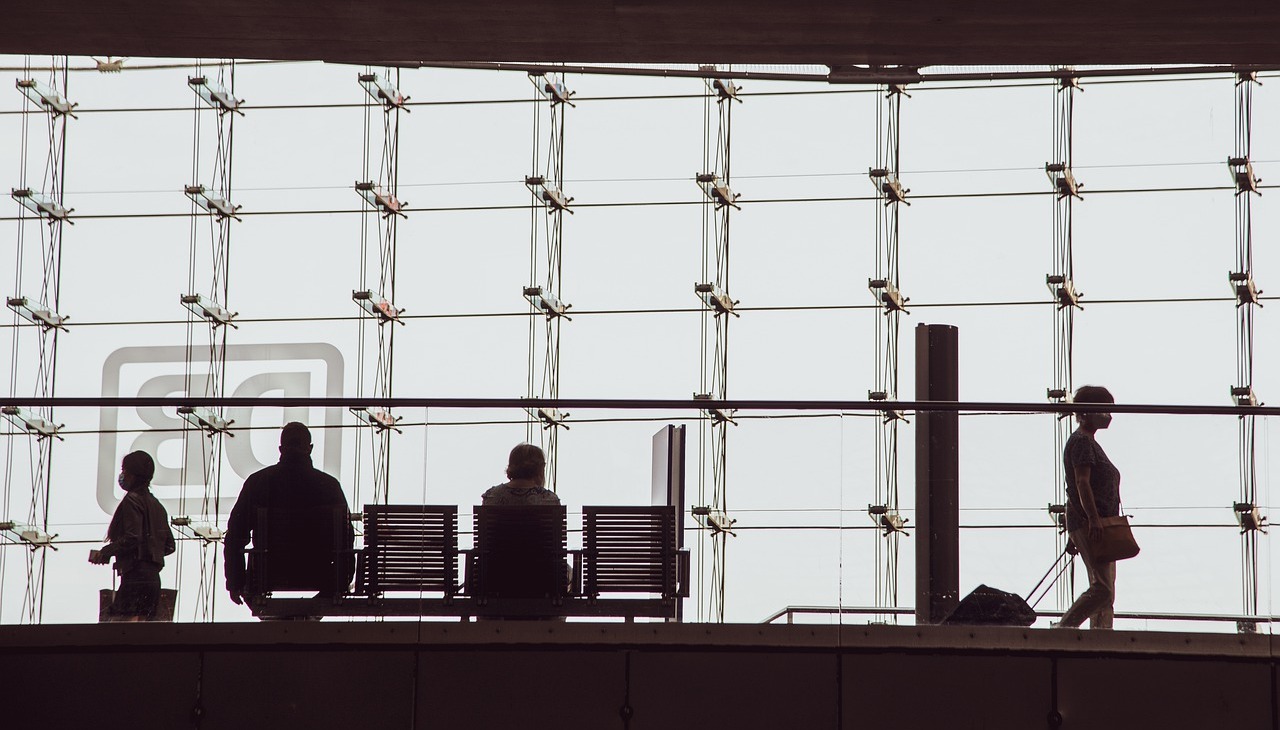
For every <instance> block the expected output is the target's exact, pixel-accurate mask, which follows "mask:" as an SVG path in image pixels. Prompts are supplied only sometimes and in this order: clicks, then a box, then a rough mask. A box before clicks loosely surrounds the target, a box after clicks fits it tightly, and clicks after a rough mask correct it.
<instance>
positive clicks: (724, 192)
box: [694, 172, 742, 210]
mask: <svg viewBox="0 0 1280 730" xmlns="http://www.w3.org/2000/svg"><path fill="white" fill-rule="evenodd" d="M694 180H696V181H697V182H698V187H700V188H702V192H703V193H704V194H706V196H707V197H708V198H710V199H711V200H712V202H714V203H715V204H716V208H717V209H719V208H723V207H725V206H726V205H730V206H733V207H734V208H737V209H738V210H742V206H740V205H738V202H737V201H738V198H741V197H742V196H741V195H739V194H738V193H735V192H733V190H731V189H729V186H728V185H727V184H725V183H723V182H721V180H720V176H719V175H717V174H715V173H714V172H700V173H698V174H697V176H696V177H694Z"/></svg>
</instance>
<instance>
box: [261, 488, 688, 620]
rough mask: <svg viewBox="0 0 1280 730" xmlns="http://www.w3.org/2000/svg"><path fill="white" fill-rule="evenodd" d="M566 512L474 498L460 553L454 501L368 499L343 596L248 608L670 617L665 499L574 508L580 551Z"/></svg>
mask: <svg viewBox="0 0 1280 730" xmlns="http://www.w3.org/2000/svg"><path fill="white" fill-rule="evenodd" d="M566 521H567V520H566V511H565V508H564V507H562V506H520V507H509V506H480V507H476V508H475V511H474V523H473V524H474V527H475V548H474V549H472V550H470V551H461V550H459V549H458V547H457V537H458V533H457V507H455V506H453V505H444V506H442V505H426V506H423V505H369V506H367V507H366V508H365V512H364V542H365V545H364V548H363V549H362V550H361V551H360V552H359V553H358V554H357V569H356V585H355V590H354V591H353V592H352V593H350V594H347V595H345V596H336V597H332V598H330V597H327V596H319V597H315V598H275V597H272V596H270V595H264V596H261V597H258V598H257V599H256V600H254V601H253V602H252V603H251V607H252V608H253V611H254V615H255V616H258V617H259V618H290V617H303V616H451V617H458V618H460V619H462V620H468V619H469V618H471V617H477V618H506V619H511V618H531V619H537V618H551V617H561V616H579V617H582V616H595V617H622V618H625V619H626V620H628V621H631V620H634V619H635V618H637V617H651V618H663V619H678V618H679V616H680V599H681V598H684V597H687V596H688V595H689V587H688V582H689V580H688V574H689V559H688V558H689V556H688V551H685V550H679V549H677V545H678V542H677V536H676V531H675V524H676V523H675V508H674V507H586V508H584V511H583V549H582V550H581V551H569V550H567V549H566V540H565V538H566V533H567V532H568V531H567V529H566ZM460 557H465V558H466V566H467V574H466V583H465V585H460V584H458V583H457V569H458V560H459V558H460ZM570 559H571V560H572V564H573V568H572V570H571V571H569V572H567V571H566V565H567V564H568V561H569V560H570ZM396 593H400V594H403V593H413V594H416V595H414V596H404V595H399V596H397V595H392V594H396ZM622 594H629V595H625V596H624V595H622Z"/></svg>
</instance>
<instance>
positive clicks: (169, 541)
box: [164, 515, 178, 555]
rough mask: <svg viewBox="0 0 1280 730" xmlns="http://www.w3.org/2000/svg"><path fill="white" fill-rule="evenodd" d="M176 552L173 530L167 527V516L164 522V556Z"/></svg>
mask: <svg viewBox="0 0 1280 730" xmlns="http://www.w3.org/2000/svg"><path fill="white" fill-rule="evenodd" d="M177 551H178V543H177V541H175V540H174V539H173V528H172V527H170V526H169V516H168V515H165V520H164V554H165V555H173V554H174V553H175V552H177Z"/></svg>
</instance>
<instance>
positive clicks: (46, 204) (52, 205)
mask: <svg viewBox="0 0 1280 730" xmlns="http://www.w3.org/2000/svg"><path fill="white" fill-rule="evenodd" d="M9 194H10V195H12V196H13V199H14V200H16V201H18V204H19V205H21V206H22V207H23V208H26V209H27V210H29V211H31V212H32V213H35V214H36V215H38V216H40V217H41V218H44V219H45V220H47V221H49V224H50V225H53V222H54V221H66V222H68V223H70V224H71V225H73V226H74V225H75V224H76V222H75V221H73V220H71V211H73V210H75V208H65V207H63V206H62V204H60V203H58V202H57V201H55V200H54V199H53V198H51V197H49V196H48V195H45V194H44V193H41V192H37V191H35V190H31V189H30V188H17V189H12V190H11V192H10V193H9Z"/></svg>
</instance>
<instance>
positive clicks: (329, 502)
mask: <svg viewBox="0 0 1280 730" xmlns="http://www.w3.org/2000/svg"><path fill="white" fill-rule="evenodd" d="M321 507H329V508H336V509H341V510H342V514H343V516H345V515H346V514H347V509H348V508H347V498H346V495H344V494H343V493H342V486H341V485H340V484H339V483H338V480H337V479H334V478H333V477H331V476H329V475H328V474H325V473H324V472H322V471H320V470H319V469H316V468H315V467H313V466H312V465H311V456H310V455H309V454H290V453H282V454H281V455H280V463H278V464H275V465H274V466H269V467H267V468H265V469H262V470H260V471H258V472H255V473H253V474H251V475H249V478H248V479H246V480H245V481H244V488H243V489H241V490H240V498H239V499H237V500H236V506H235V507H233V508H232V509H231V518H230V519H229V520H228V521H227V533H226V535H224V536H223V545H224V547H223V549H224V555H225V558H226V570H227V590H228V591H230V592H231V593H235V594H240V593H242V592H243V590H244V587H245V555H244V550H245V547H246V546H247V545H248V544H249V540H250V539H251V538H253V537H254V534H255V531H256V530H257V529H258V524H257V522H258V512H259V510H260V509H262V508H266V509H267V510H268V511H270V510H272V509H281V510H306V509H311V508H321ZM342 522H343V529H344V532H343V535H344V540H343V544H341V545H339V546H337V547H338V548H339V549H340V550H343V551H345V552H344V553H343V554H344V555H348V556H349V555H350V551H351V548H352V546H353V545H354V544H355V531H354V530H353V529H352V528H351V521H350V520H348V519H344V520H342ZM254 546H255V547H260V546H259V545H258V544H257V541H256V540H255V543H254ZM343 563H344V564H343V566H342V569H343V572H344V573H345V574H346V581H347V583H348V584H349V583H350V580H351V572H352V571H353V570H354V564H353V562H352V561H350V560H349V559H348V560H344V561H343Z"/></svg>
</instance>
